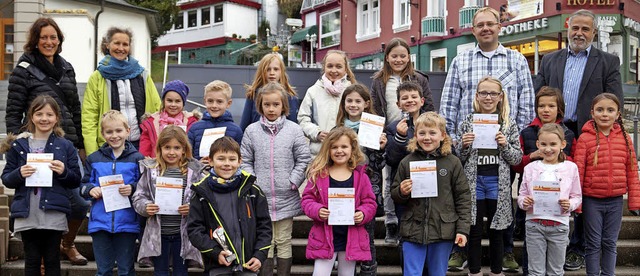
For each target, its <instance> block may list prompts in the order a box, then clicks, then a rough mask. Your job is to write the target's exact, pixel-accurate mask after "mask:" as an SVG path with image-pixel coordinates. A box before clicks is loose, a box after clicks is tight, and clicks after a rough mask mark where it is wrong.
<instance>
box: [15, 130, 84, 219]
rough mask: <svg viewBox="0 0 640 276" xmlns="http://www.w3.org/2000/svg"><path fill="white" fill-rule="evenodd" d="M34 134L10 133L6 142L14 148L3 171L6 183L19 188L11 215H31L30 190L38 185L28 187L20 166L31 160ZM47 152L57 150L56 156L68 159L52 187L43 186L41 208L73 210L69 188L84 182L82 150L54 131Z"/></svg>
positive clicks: (61, 210) (54, 152) (58, 158)
mask: <svg viewBox="0 0 640 276" xmlns="http://www.w3.org/2000/svg"><path fill="white" fill-rule="evenodd" d="M31 135H32V134H31V133H28V132H24V133H21V134H20V135H19V136H17V139H16V140H14V141H11V140H12V139H14V138H16V137H15V136H10V137H8V138H7V140H6V141H5V143H9V144H10V145H11V148H10V149H9V151H8V152H7V153H6V154H7V163H6V165H5V166H4V170H3V171H2V184H4V186H6V187H7V188H9V189H15V195H14V196H13V201H12V202H11V218H26V217H29V198H30V197H29V194H32V193H33V192H34V188H31V187H25V178H23V177H22V174H20V167H22V166H23V165H25V164H27V153H29V152H30V150H29V140H28V139H29V138H28V137H30V136H31ZM44 152H45V153H53V159H54V160H59V161H61V162H62V163H64V166H65V167H64V172H63V173H62V174H61V175H60V174H57V173H55V172H54V173H53V186H52V187H50V188H39V190H40V191H39V192H40V209H42V210H53V211H58V212H62V213H65V214H67V215H69V214H71V202H70V201H69V189H73V188H77V187H78V186H79V185H80V180H81V179H80V168H79V166H78V151H77V150H76V148H75V147H74V146H73V144H71V142H70V141H69V140H67V139H65V138H62V137H58V136H56V135H55V134H53V133H52V134H51V135H50V136H49V139H47V144H46V146H45V148H44Z"/></svg>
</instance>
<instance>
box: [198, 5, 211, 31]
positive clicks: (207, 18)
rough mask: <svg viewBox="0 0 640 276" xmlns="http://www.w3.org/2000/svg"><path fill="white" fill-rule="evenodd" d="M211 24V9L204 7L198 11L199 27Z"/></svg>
mask: <svg viewBox="0 0 640 276" xmlns="http://www.w3.org/2000/svg"><path fill="white" fill-rule="evenodd" d="M210 22H211V7H206V8H204V9H201V10H200V25H201V26H204V25H209V23H210Z"/></svg>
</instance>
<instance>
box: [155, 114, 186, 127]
mask: <svg viewBox="0 0 640 276" xmlns="http://www.w3.org/2000/svg"><path fill="white" fill-rule="evenodd" d="M183 120H184V113H182V112H180V113H178V114H177V115H176V116H175V117H171V116H169V113H167V112H166V111H164V110H163V111H161V112H160V120H159V121H158V126H160V129H164V128H165V127H166V126H168V125H176V126H183V125H184V123H183V122H182V121H183Z"/></svg>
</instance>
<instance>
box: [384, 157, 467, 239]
mask: <svg viewBox="0 0 640 276" xmlns="http://www.w3.org/2000/svg"><path fill="white" fill-rule="evenodd" d="M426 160H435V161H436V167H437V169H438V197H432V198H411V196H410V195H409V196H403V195H402V194H400V182H402V180H405V179H409V178H410V172H409V164H410V163H411V162H412V161H426ZM391 197H392V198H393V201H394V202H395V203H396V204H400V205H403V206H405V209H404V211H403V212H402V217H401V218H400V236H401V237H402V240H405V241H409V242H413V243H418V244H430V243H434V242H441V241H452V240H454V239H455V237H456V234H464V235H469V229H470V224H471V199H470V198H471V196H470V192H469V184H468V183H467V177H466V176H465V174H464V171H463V169H462V164H461V163H460V160H459V159H458V158H457V157H455V156H454V155H453V154H449V155H442V154H441V153H440V152H439V151H436V152H435V153H432V154H428V153H426V152H425V151H424V150H422V149H418V150H416V151H414V152H412V153H411V154H409V155H407V157H405V158H404V159H402V162H400V165H399V167H398V172H397V173H396V176H395V179H394V180H393V184H392V186H391Z"/></svg>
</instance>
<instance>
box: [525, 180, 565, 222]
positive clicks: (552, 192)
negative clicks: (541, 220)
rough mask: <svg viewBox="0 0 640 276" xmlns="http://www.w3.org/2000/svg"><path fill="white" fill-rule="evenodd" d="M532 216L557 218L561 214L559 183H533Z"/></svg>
mask: <svg viewBox="0 0 640 276" xmlns="http://www.w3.org/2000/svg"><path fill="white" fill-rule="evenodd" d="M532 184H533V214H534V215H551V216H557V215H560V214H562V206H560V203H559V202H558V200H560V182H559V181H534V182H533V183H532Z"/></svg>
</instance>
